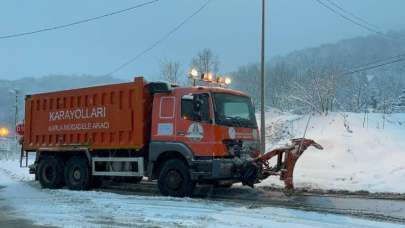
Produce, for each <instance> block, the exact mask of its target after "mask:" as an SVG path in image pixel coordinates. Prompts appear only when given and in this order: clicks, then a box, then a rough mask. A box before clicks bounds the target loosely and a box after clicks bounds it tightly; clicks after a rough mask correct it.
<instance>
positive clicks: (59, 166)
mask: <svg viewBox="0 0 405 228" xmlns="http://www.w3.org/2000/svg"><path fill="white" fill-rule="evenodd" d="M36 176H37V177H38V180H39V183H40V184H41V186H42V187H43V188H50V189H56V188H61V187H63V185H64V182H63V161H62V160H61V159H60V158H58V157H55V156H44V157H43V158H42V159H41V160H40V161H39V165H38V171H37V173H36Z"/></svg>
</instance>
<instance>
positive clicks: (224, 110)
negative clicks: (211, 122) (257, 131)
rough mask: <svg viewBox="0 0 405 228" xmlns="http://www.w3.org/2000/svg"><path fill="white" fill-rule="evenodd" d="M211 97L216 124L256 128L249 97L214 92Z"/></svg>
mask: <svg viewBox="0 0 405 228" xmlns="http://www.w3.org/2000/svg"><path fill="white" fill-rule="evenodd" d="M213 98H214V109H215V120H216V123H217V124H219V125H226V126H233V127H247V128H257V123H256V117H255V113H254V109H253V105H252V102H251V100H250V98H249V97H245V96H238V95H233V94H227V93H214V94H213Z"/></svg>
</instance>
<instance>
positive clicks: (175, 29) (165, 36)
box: [107, 0, 211, 75]
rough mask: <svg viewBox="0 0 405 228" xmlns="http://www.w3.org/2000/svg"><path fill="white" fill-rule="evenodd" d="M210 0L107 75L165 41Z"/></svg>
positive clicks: (209, 0)
mask: <svg viewBox="0 0 405 228" xmlns="http://www.w3.org/2000/svg"><path fill="white" fill-rule="evenodd" d="M210 2H211V0H207V1H206V2H205V3H204V4H203V5H202V6H201V7H200V8H198V9H197V10H196V11H194V12H193V13H192V14H191V15H190V16H188V17H186V18H185V19H184V20H183V21H182V22H181V23H180V24H178V25H177V26H175V27H174V28H173V29H171V30H169V32H168V33H166V34H165V35H164V36H163V37H162V38H160V39H158V40H157V41H155V42H154V43H153V44H152V45H150V46H149V47H147V48H146V49H144V50H143V51H141V52H139V53H138V54H137V55H136V56H135V57H133V58H131V59H129V60H128V61H126V62H124V63H123V64H121V65H119V66H118V67H117V68H115V69H114V70H112V71H111V72H110V73H108V74H107V75H111V74H114V73H116V72H118V71H120V70H121V69H123V68H124V67H126V66H128V65H129V64H131V63H133V62H134V61H135V60H137V59H138V58H140V57H141V56H143V55H144V54H146V53H147V52H149V51H151V50H152V49H153V48H155V47H156V46H158V45H159V44H160V43H162V42H163V41H165V40H166V39H167V38H169V37H170V36H171V35H172V34H174V33H175V32H176V31H178V30H179V29H180V28H181V27H182V26H183V25H185V24H186V23H187V22H188V21H190V20H191V19H192V18H193V17H194V16H196V15H197V14H198V13H200V12H201V11H202V10H203V9H204V8H205V7H206V6H207V5H208V4H209V3H210Z"/></svg>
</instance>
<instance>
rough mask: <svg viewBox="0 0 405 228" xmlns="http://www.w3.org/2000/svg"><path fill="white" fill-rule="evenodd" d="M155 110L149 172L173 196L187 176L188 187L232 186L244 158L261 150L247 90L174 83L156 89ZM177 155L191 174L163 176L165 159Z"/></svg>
mask: <svg viewBox="0 0 405 228" xmlns="http://www.w3.org/2000/svg"><path fill="white" fill-rule="evenodd" d="M152 110H153V112H152V123H151V125H152V126H151V141H150V150H149V161H150V163H149V165H148V167H149V173H150V174H151V176H152V178H155V179H158V182H164V183H161V184H159V187H160V189H161V191H162V190H163V192H164V193H165V194H167V195H176V192H178V191H179V189H178V188H179V187H180V186H181V182H182V181H184V179H187V180H185V181H186V182H190V183H189V185H190V186H188V187H185V189H192V188H193V186H192V185H193V184H195V183H196V182H199V183H204V182H205V183H214V184H219V183H225V185H228V186H229V185H231V184H232V183H233V182H238V181H239V179H240V172H239V171H238V169H240V168H241V166H242V165H243V164H244V161H246V160H249V159H251V158H252V157H255V156H257V155H258V154H259V153H260V152H259V137H258V135H259V134H258V127H257V122H256V118H255V111H254V107H253V104H252V101H251V98H250V97H249V96H248V95H246V94H245V93H242V92H239V91H235V90H230V89H225V88H219V87H202V86H201V87H200V86H198V87H174V88H173V89H171V90H170V91H167V92H161V93H156V94H154V97H153V108H152ZM171 158H172V159H180V160H181V162H183V163H184V164H185V165H186V167H187V169H188V171H189V177H188V174H182V173H181V171H180V170H176V169H175V168H172V171H171V172H168V173H167V175H166V176H159V175H161V174H162V169H164V165H163V163H167V160H170V159H171ZM178 163H180V161H178ZM174 166H177V167H178V164H177V165H173V167H174ZM173 170H174V171H173ZM184 176H187V177H184ZM188 179H190V180H188ZM168 182H172V183H168ZM176 183H177V186H176ZM165 186H172V189H170V188H168V187H165ZM162 188H163V189H162ZM183 194H184V193H183ZM185 195H189V193H188V192H187V190H186V191H185Z"/></svg>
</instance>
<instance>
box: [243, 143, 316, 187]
mask: <svg viewBox="0 0 405 228" xmlns="http://www.w3.org/2000/svg"><path fill="white" fill-rule="evenodd" d="M310 146H313V147H315V148H317V149H319V150H322V149H323V147H322V146H321V145H319V144H318V143H316V142H315V141H314V140H311V139H306V138H298V139H292V140H291V145H288V146H286V147H282V148H277V149H274V150H272V151H270V152H267V153H265V154H262V155H260V156H258V157H256V158H254V159H253V160H252V161H250V162H246V163H245V164H243V166H242V168H241V170H240V171H241V175H240V176H241V181H242V184H243V185H248V186H250V187H253V185H254V184H255V183H259V182H260V181H261V180H264V179H266V178H267V177H269V176H273V175H277V176H280V180H283V181H284V185H285V188H286V189H287V190H293V189H294V183H293V176H294V175H293V174H294V167H295V164H296V163H297V160H298V159H299V158H300V156H301V155H302V154H303V153H304V151H305V150H306V149H308V147H310ZM274 157H277V163H276V165H275V166H270V165H269V160H271V159H272V158H274Z"/></svg>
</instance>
